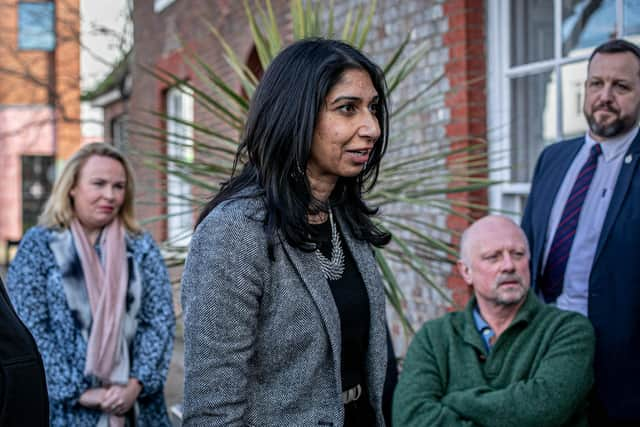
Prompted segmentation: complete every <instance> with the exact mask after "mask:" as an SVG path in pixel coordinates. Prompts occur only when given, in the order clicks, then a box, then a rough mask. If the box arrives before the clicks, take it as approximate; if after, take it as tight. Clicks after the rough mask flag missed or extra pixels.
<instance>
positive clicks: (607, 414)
mask: <svg viewBox="0 0 640 427" xmlns="http://www.w3.org/2000/svg"><path fill="white" fill-rule="evenodd" d="M584 114H585V117H586V119H587V122H588V124H589V130H588V132H587V133H586V135H585V136H584V137H580V138H576V139H572V140H568V141H563V142H560V143H557V144H554V145H551V146H549V147H547V148H546V149H545V150H544V151H543V152H542V154H541V155H540V158H539V160H538V164H537V166H536V169H535V172H534V176H533V182H532V186H531V193H530V195H529V199H528V201H527V207H526V209H525V213H524V217H523V220H522V227H523V229H524V231H525V233H526V234H527V237H528V239H529V242H530V244H531V272H532V277H533V286H534V287H535V289H536V291H537V293H538V294H539V295H540V297H542V298H544V300H545V301H547V302H548V303H551V304H555V305H557V306H558V307H560V308H562V309H567V310H573V311H577V312H580V313H583V314H584V315H585V316H588V317H589V319H590V320H591V322H592V324H593V326H594V328H595V331H596V354H595V391H594V396H593V401H592V410H591V425H593V426H607V427H611V426H632V425H633V426H638V425H640V363H639V362H638V361H639V360H640V268H639V267H638V266H636V265H635V262H638V261H640V166H638V163H639V159H640V135H639V134H638V117H639V115H640V48H638V46H636V45H634V44H632V43H630V42H628V41H624V40H612V41H609V42H607V43H604V44H602V45H600V46H598V47H597V48H596V49H595V50H594V52H593V53H592V55H591V57H590V58H589V66H588V75H587V80H586V82H585V98H584Z"/></svg>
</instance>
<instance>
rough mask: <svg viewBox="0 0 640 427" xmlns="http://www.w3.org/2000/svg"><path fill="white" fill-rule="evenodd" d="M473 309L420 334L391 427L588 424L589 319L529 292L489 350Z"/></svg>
mask: <svg viewBox="0 0 640 427" xmlns="http://www.w3.org/2000/svg"><path fill="white" fill-rule="evenodd" d="M475 304H476V302H475V299H472V300H471V301H470V302H469V304H468V306H467V308H466V309H465V311H460V312H454V313H449V314H447V315H445V316H443V317H441V318H439V319H435V320H432V321H429V322H427V323H425V325H424V326H423V327H422V329H421V330H420V331H419V332H418V333H417V334H416V336H415V338H414V339H413V342H412V343H411V346H410V347H409V351H408V353H407V357H406V359H405V362H404V368H403V371H402V374H401V376H400V380H399V383H398V386H397V388H396V391H395V395H394V400H393V412H392V413H393V426H394V427H445V426H465V427H471V426H485V427H545V426H548V427H561V426H587V425H588V424H587V418H586V406H587V405H586V399H587V395H588V393H589V391H590V389H591V386H592V383H593V371H592V364H593V351H594V344H595V338H594V333H593V328H592V327H591V324H590V323H589V321H588V320H587V318H585V317H584V316H582V315H580V314H577V313H572V312H568V311H562V310H560V309H557V308H555V307H551V306H548V305H544V304H542V303H541V302H540V301H539V300H538V298H537V297H536V296H535V295H534V294H533V293H532V292H529V294H528V296H527V299H526V301H525V303H524V304H523V305H522V307H521V308H520V311H519V312H518V314H517V315H516V317H515V318H514V320H513V322H512V323H511V325H509V327H508V328H507V329H506V330H505V331H504V332H503V333H502V335H501V336H500V337H499V338H498V340H497V341H496V343H495V345H494V347H493V349H492V350H491V352H490V353H487V351H486V349H485V347H484V345H483V341H482V337H481V336H480V333H479V332H478V330H477V329H476V326H475V323H474V321H473V314H472V310H473V307H475Z"/></svg>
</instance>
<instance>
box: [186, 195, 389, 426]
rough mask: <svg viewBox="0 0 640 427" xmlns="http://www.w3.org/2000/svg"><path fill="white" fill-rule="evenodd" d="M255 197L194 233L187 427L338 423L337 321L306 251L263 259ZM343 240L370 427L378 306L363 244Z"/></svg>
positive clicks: (378, 379) (377, 364) (280, 247)
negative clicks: (361, 298) (359, 320)
mask: <svg viewBox="0 0 640 427" xmlns="http://www.w3.org/2000/svg"><path fill="white" fill-rule="evenodd" d="M263 218H264V207H263V204H262V202H261V201H259V200H258V199H239V200H232V201H227V202H224V203H222V204H220V205H219V206H218V207H216V208H215V209H214V210H213V211H212V212H211V213H210V214H209V215H208V216H207V217H206V218H205V220H204V221H202V223H200V225H199V226H198V228H197V230H196V232H195V234H194V236H193V239H192V241H191V247H190V249H189V255H188V257H187V262H186V266H185V271H184V275H183V278H182V305H183V309H184V328H185V387H184V424H183V425H184V426H187V427H189V426H207V427H209V426H243V427H244V426H260V427H271V426H273V427H275V426H278V427H283V426H301V427H302V426H304V427H308V426H334V427H339V426H342V425H343V422H344V421H343V419H344V406H343V404H342V399H341V391H342V385H341V378H340V346H341V341H340V340H341V338H340V318H339V315H338V310H337V308H336V306H335V303H334V300H333V296H332V294H331V290H330V288H329V286H328V283H327V281H326V280H325V279H324V277H323V275H322V272H321V271H320V268H319V267H318V264H317V262H316V259H315V256H314V254H313V253H307V252H303V251H300V250H298V249H295V248H293V247H291V246H290V245H289V244H287V243H286V242H285V241H284V239H281V241H280V244H277V245H275V248H274V256H275V261H271V260H269V258H268V254H267V242H266V235H265V233H264V230H263V225H262V219H263ZM336 218H337V219H338V221H339V223H340V226H341V230H342V234H343V237H344V241H346V244H347V246H348V247H349V250H350V251H351V253H352V254H353V258H354V259H355V262H356V264H357V266H358V269H359V271H360V274H361V276H362V278H363V280H364V283H365V285H366V288H367V292H368V295H369V303H370V313H371V319H370V331H369V349H368V353H367V362H366V363H367V366H366V368H367V375H368V379H367V388H368V390H369V394H370V401H371V405H372V407H373V408H375V412H376V418H377V423H376V426H379V427H382V426H384V420H383V417H382V409H381V401H382V389H383V386H384V379H385V371H386V366H387V351H386V338H385V321H384V318H385V305H384V304H385V301H384V291H383V286H382V281H381V279H380V276H379V274H378V270H377V267H376V263H375V259H374V257H373V253H372V250H371V248H370V246H369V245H368V244H367V243H365V242H362V241H358V240H356V239H354V238H353V237H352V236H351V234H350V232H349V228H348V226H347V224H346V223H345V222H344V220H343V218H342V216H341V215H340V213H339V212H337V213H336Z"/></svg>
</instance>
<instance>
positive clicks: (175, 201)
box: [166, 87, 194, 246]
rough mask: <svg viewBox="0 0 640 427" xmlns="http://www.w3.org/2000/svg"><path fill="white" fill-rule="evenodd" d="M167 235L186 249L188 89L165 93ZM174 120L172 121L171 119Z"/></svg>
mask: <svg viewBox="0 0 640 427" xmlns="http://www.w3.org/2000/svg"><path fill="white" fill-rule="evenodd" d="M166 102H167V104H166V105H167V116H168V117H169V119H168V120H167V154H168V156H169V162H168V170H169V174H168V176H167V193H168V194H167V215H168V218H167V235H168V238H169V243H171V244H173V245H176V246H186V245H187V244H188V243H189V238H190V236H191V232H192V230H193V225H194V223H193V207H192V203H191V200H192V196H191V184H190V183H189V181H187V180H186V179H185V177H186V176H188V174H189V171H188V169H186V168H185V167H184V165H185V164H188V163H192V162H193V158H194V152H193V128H192V127H191V126H188V125H186V124H185V123H183V121H184V122H192V121H193V96H192V94H191V92H190V91H189V90H188V89H187V88H175V87H174V88H171V89H169V90H168V91H167V95H166ZM172 119H173V120H172Z"/></svg>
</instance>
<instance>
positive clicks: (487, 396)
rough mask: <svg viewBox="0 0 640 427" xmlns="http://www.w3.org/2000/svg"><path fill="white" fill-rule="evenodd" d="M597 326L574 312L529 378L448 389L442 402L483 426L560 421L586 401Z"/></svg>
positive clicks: (544, 426)
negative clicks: (505, 383)
mask: <svg viewBox="0 0 640 427" xmlns="http://www.w3.org/2000/svg"><path fill="white" fill-rule="evenodd" d="M594 345H595V338H594V334H593V328H592V327H591V324H590V323H589V321H588V320H587V318H586V317H584V316H582V315H579V314H576V313H570V314H569V315H568V316H567V319H566V321H563V322H562V324H561V325H560V327H559V328H558V329H557V331H556V332H555V334H554V337H553V340H552V341H551V342H550V344H549V346H548V350H547V352H546V354H545V355H544V358H543V360H542V362H541V363H540V366H539V367H538V369H537V370H536V371H535V372H534V373H533V375H532V376H531V377H530V378H527V379H526V380H521V381H516V382H514V383H511V384H509V385H508V386H507V387H504V388H492V387H489V386H480V387H475V388H470V389H466V390H461V391H455V392H451V393H449V394H447V395H446V396H445V398H444V399H443V403H445V404H446V405H447V406H449V407H451V408H452V409H453V410H455V411H456V412H457V413H459V414H461V415H462V416H463V417H465V418H467V419H470V420H473V421H474V422H475V423H477V424H478V425H481V426H491V427H509V426H519V427H556V426H562V425H565V424H566V423H567V422H568V421H569V419H570V418H571V416H573V415H574V414H575V413H576V411H577V410H579V408H581V407H583V406H584V403H585V401H586V399H587V395H588V393H589V391H590V389H591V386H592V384H593V369H592V365H593V352H594Z"/></svg>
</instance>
